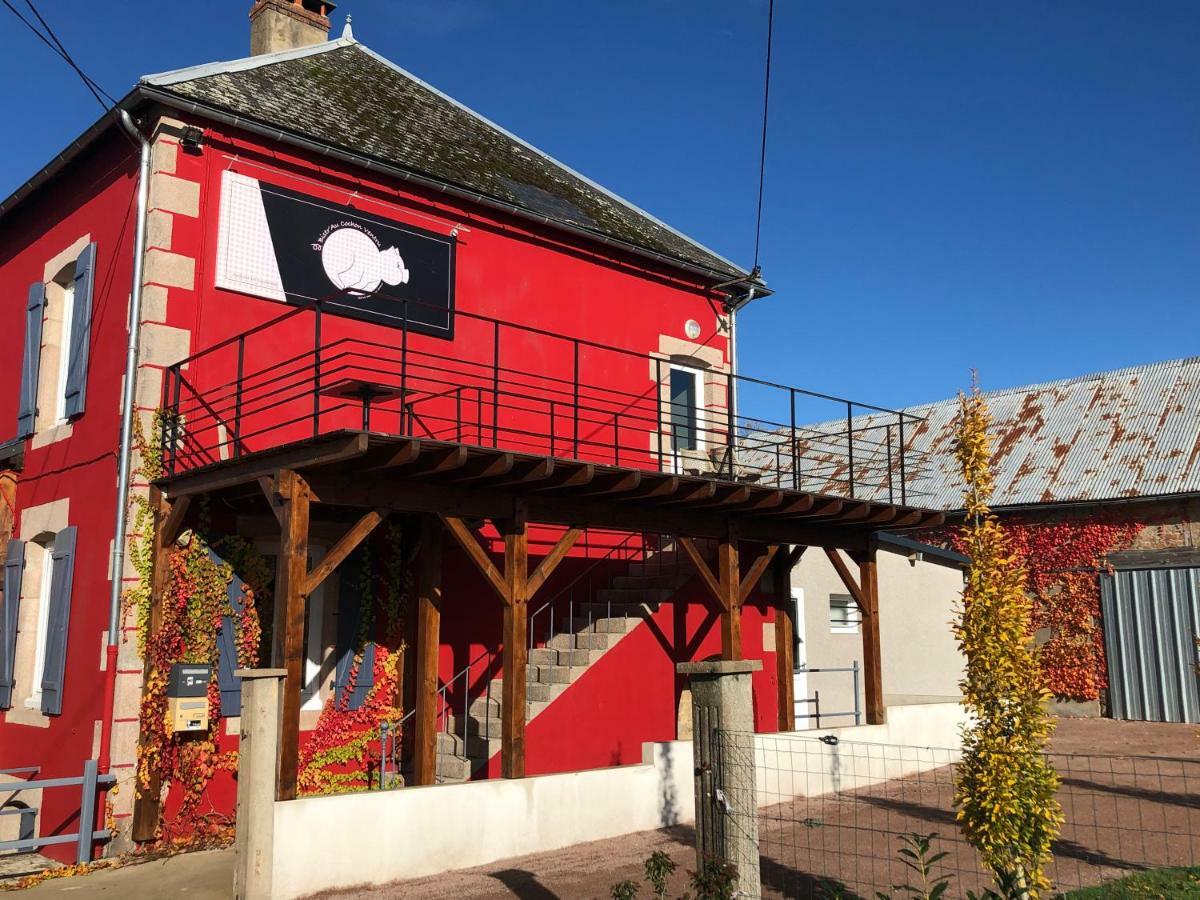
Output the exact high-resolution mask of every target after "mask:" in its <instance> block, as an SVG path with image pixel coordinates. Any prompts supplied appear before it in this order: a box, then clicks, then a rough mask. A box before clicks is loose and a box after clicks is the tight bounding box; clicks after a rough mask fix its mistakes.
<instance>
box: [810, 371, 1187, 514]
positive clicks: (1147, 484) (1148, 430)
mask: <svg viewBox="0 0 1200 900" xmlns="http://www.w3.org/2000/svg"><path fill="white" fill-rule="evenodd" d="M985 396H986V398H987V401H988V407H989V409H990V410H991V413H992V419H993V428H992V433H993V436H994V441H993V445H992V448H993V461H994V464H995V468H996V491H995V494H994V496H993V498H992V503H993V505H994V506H996V507H1003V506H1025V505H1034V504H1043V503H1070V502H1086V501H1092V500H1116V499H1127V498H1133V497H1154V496H1162V495H1170V494H1181V493H1192V492H1200V357H1192V358H1189V359H1178V360H1170V361H1167V362H1160V363H1154V364H1151V365H1145V366H1136V367H1133V368H1128V369H1118V370H1115V371H1111V372H1098V373H1095V374H1091V375H1083V376H1080V377H1077V378H1070V379H1065V380H1062V381H1050V382H1045V383H1042V384H1033V385H1026V386H1024V387H1016V388H1007V389H1004V390H999V391H990V392H987V393H986V394H985ZM905 412H907V413H909V414H911V415H915V416H920V417H923V418H924V419H925V421H924V422H921V423H918V424H917V425H916V426H915V427H914V428H913V429H912V434H911V437H909V436H906V441H905V443H906V445H907V447H908V451H909V452H908V456H907V458H908V460H909V465H910V470H909V473H908V474H909V477H908V478H907V479H906V481H907V482H908V486H909V502H915V503H917V504H919V505H921V506H925V507H928V508H931V509H959V508H961V507H962V492H963V482H962V478H961V476H960V475H959V473H958V464H957V462H956V461H955V459H954V444H955V431H954V425H955V419H956V417H957V415H958V400H957V399H956V398H951V399H948V400H942V401H939V402H937V403H932V404H927V405H921V406H913V407H909V408H908V409H906V410H905ZM883 421H884V419H883V417H882V416H879V415H870V416H865V415H864V416H857V417H855V419H854V421H853V423H852V429H853V430H854V432H855V433H858V434H861V433H864V432H867V431H868V430H869V429H871V428H872V427H873V426H878V425H879V424H881V423H882V422H883ZM805 429H809V430H812V431H821V432H826V433H827V434H830V435H834V434H835V433H837V432H839V431H840V435H841V441H842V442H844V441H845V429H846V423H845V421H844V420H843V421H841V422H826V423H822V424H817V425H809V426H805ZM832 440H833V441H836V440H837V439H836V438H833V439H832ZM827 443H828V442H827ZM820 455H821V454H820V452H819V449H818V448H815V447H810V448H809V449H808V450H807V452H805V453H802V454H801V458H800V463H801V467H802V469H807V470H808V471H822V470H828V467H829V466H830V465H831V464H832V463H833V458H832V455H831V458H830V459H829V460H821V459H820V458H819V457H820ZM823 463H824V465H823ZM860 465H861V466H864V467H866V466H875V467H879V468H883V467H885V466H886V462H885V461H883V460H874V459H863V460H862V462H861V463H860ZM886 480H887V479H886V478H881V479H878V480H877V482H878V483H884V482H886ZM832 487H834V486H833V485H831V486H830V488H831V491H830V492H834V493H840V492H839V491H834V490H832ZM813 489H817V490H819V488H813ZM879 490H880V489H877V490H876V491H874V492H872V491H869V490H868V491H862V492H860V493H858V494H856V496H858V498H859V499H887V498H886V497H881V496H877V494H878V493H879Z"/></svg>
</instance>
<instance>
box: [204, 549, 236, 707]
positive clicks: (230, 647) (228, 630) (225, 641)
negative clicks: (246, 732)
mask: <svg viewBox="0 0 1200 900" xmlns="http://www.w3.org/2000/svg"><path fill="white" fill-rule="evenodd" d="M208 555H209V556H210V557H212V560H213V562H215V563H216V564H217V565H219V566H220V565H224V561H223V560H221V559H220V558H219V557H218V556H217V555H216V554H215V553H213V552H212V551H211V550H209V551H208ZM244 588H245V582H244V581H242V579H240V578H238V577H237V575H236V574H235V575H234V576H233V578H231V579H230V580H229V608H230V609H231V610H233V613H234V615H236V616H240V615H241V613H242V601H243V598H244V597H245V593H244ZM239 668H241V667H240V666H239V665H238V655H237V621H236V620H235V619H234V618H233V617H232V616H221V625H220V627H219V628H218V629H217V688H218V689H219V690H220V692H221V715H222V716H240V715H241V714H242V679H240V678H238V677H237V676H236V675H235V674H233V673H234V672H236V671H237V670H238V669H239Z"/></svg>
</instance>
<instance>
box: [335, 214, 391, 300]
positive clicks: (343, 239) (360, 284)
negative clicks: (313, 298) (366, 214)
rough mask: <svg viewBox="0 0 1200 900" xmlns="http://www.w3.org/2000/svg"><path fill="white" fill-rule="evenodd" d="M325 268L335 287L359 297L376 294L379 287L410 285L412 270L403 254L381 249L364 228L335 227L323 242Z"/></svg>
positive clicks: (389, 249)
mask: <svg viewBox="0 0 1200 900" xmlns="http://www.w3.org/2000/svg"><path fill="white" fill-rule="evenodd" d="M321 265H322V266H323V267H324V269H325V275H326V276H327V277H328V278H329V280H330V281H331V282H333V285H334V287H336V288H337V289H338V290H342V291H350V292H352V293H356V294H373V293H375V292H376V291H377V290H379V285H380V284H383V283H385V282H386V283H387V284H390V285H393V286H394V285H397V284H408V269H406V268H405V267H404V260H403V259H402V258H401V257H400V251H399V250H397V249H396V248H395V247H388V248H387V249H386V250H384V249H382V248H381V247H380V246H379V242H378V241H376V240H375V239H374V238H373V237H372V236H371V235H370V234H368V233H367V232H366V231H365V230H363V229H362V228H361V227H352V226H349V225H348V224H347V225H346V226H344V227H341V228H335V229H334V230H333V231H331V232H330V233H329V234H328V236H327V237H326V238H325V239H324V241H323V242H322V243H321Z"/></svg>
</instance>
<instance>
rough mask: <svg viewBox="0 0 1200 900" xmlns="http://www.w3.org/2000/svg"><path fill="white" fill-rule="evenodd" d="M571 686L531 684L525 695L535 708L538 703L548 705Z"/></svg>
mask: <svg viewBox="0 0 1200 900" xmlns="http://www.w3.org/2000/svg"><path fill="white" fill-rule="evenodd" d="M568 687H570V684H569V683H568V684H541V683H534V684H530V685H529V686H528V687H527V688H526V689H525V695H526V697H527V698H528V700H529V705H530V706H533V705H535V704H538V703H543V704H548V703H550V702H551V701H553V700H554V699H556V698H557V697H558V696H559V694H561V693H562V692H563V691H565V690H566V689H567V688H568Z"/></svg>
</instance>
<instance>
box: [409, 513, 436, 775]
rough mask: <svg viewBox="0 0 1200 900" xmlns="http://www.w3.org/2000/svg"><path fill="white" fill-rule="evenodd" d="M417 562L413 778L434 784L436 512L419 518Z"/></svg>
mask: <svg viewBox="0 0 1200 900" xmlns="http://www.w3.org/2000/svg"><path fill="white" fill-rule="evenodd" d="M419 565H420V570H419V571H420V574H419V576H418V589H417V615H416V619H417V646H416V656H417V663H416V714H415V715H414V716H413V718H414V728H413V732H414V734H413V780H414V782H415V783H416V784H433V782H434V777H435V775H436V773H437V714H438V709H437V696H438V648H439V647H440V646H441V634H440V630H441V621H442V528H441V523H440V522H439V521H438V518H437V516H434V515H426V516H423V517H422V518H421V558H420V563H419Z"/></svg>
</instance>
